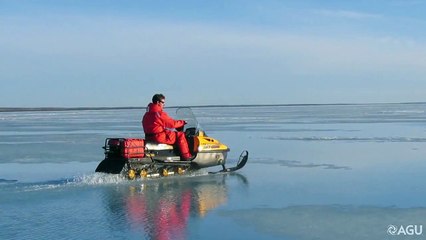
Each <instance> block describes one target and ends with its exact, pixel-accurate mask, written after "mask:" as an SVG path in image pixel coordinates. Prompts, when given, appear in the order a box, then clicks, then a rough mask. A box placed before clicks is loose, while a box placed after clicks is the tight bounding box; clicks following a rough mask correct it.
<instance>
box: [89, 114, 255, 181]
mask: <svg viewBox="0 0 426 240" xmlns="http://www.w3.org/2000/svg"><path fill="white" fill-rule="evenodd" d="M176 115H177V117H178V118H179V119H182V120H185V121H186V122H187V124H186V125H185V126H184V128H182V129H179V130H181V131H184V132H185V137H186V139H187V142H188V146H189V149H190V152H191V154H192V156H193V157H192V159H191V160H190V161H181V159H180V156H179V151H178V149H177V147H175V146H173V145H169V144H163V143H157V142H152V141H146V140H145V139H143V138H106V139H105V144H104V146H103V149H104V154H105V159H104V160H103V161H101V162H100V163H99V165H98V167H97V168H96V170H95V171H96V172H103V173H111V174H123V175H125V176H127V177H128V178H129V179H135V178H138V177H141V178H147V177H166V176H170V175H182V174H185V173H188V172H191V171H195V170H199V169H201V168H208V167H213V166H222V169H221V170H219V171H216V172H209V173H211V174H215V173H224V172H234V171H237V170H239V169H241V168H243V167H244V166H245V164H246V162H247V160H248V151H246V150H244V151H243V152H242V153H241V155H240V158H239V160H238V163H237V165H236V166H234V167H231V168H227V167H226V166H225V163H226V159H227V155H228V152H229V151H230V149H229V148H228V146H226V145H225V144H223V143H221V142H219V141H218V140H216V139H214V138H212V137H208V136H207V135H206V133H205V132H204V131H203V130H202V129H201V127H200V125H199V124H198V121H197V119H196V118H195V116H194V114H193V112H192V110H191V109H190V108H178V109H177V110H176Z"/></svg>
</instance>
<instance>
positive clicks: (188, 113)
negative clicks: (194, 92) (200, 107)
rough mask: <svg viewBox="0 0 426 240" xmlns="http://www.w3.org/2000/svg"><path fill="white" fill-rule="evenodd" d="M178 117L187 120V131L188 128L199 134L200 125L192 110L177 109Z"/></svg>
mask: <svg viewBox="0 0 426 240" xmlns="http://www.w3.org/2000/svg"><path fill="white" fill-rule="evenodd" d="M176 116H177V118H178V119H180V120H185V121H186V122H187V124H186V125H185V130H186V129H188V128H195V129H196V130H197V132H198V130H199V129H200V125H199V124H198V121H197V118H196V117H195V115H194V113H193V112H192V109H191V108H178V109H176Z"/></svg>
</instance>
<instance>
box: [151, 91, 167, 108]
mask: <svg viewBox="0 0 426 240" xmlns="http://www.w3.org/2000/svg"><path fill="white" fill-rule="evenodd" d="M165 100H166V97H165V96H164V95H163V94H161V93H157V94H155V95H154V96H152V103H154V104H158V105H161V106H164V103H165Z"/></svg>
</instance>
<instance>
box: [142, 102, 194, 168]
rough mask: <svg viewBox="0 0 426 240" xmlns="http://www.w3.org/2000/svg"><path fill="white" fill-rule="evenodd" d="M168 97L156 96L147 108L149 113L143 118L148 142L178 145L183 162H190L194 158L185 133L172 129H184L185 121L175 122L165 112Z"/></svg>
mask: <svg viewBox="0 0 426 240" xmlns="http://www.w3.org/2000/svg"><path fill="white" fill-rule="evenodd" d="M165 99H166V97H165V96H164V95H163V94H155V95H154V96H153V97H152V103H150V104H149V105H148V107H147V112H146V113H145V115H144V116H143V118H142V127H143V129H144V132H145V139H146V140H147V141H154V142H158V143H165V144H170V145H177V146H178V147H179V151H180V156H181V160H184V161H189V160H191V158H192V156H191V154H190V152H189V148H188V143H187V141H186V138H185V133H183V132H182V131H175V130H172V129H179V128H183V126H184V125H185V124H186V122H185V121H184V120H174V119H173V118H171V117H170V116H169V115H168V114H167V113H166V112H164V111H163V109H164V105H165Z"/></svg>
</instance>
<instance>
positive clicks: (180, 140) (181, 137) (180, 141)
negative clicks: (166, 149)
mask: <svg viewBox="0 0 426 240" xmlns="http://www.w3.org/2000/svg"><path fill="white" fill-rule="evenodd" d="M176 145H178V147H179V151H180V155H181V157H182V158H183V160H190V159H191V157H192V156H191V153H189V147H188V142H187V141H186V138H185V133H183V132H176Z"/></svg>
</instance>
